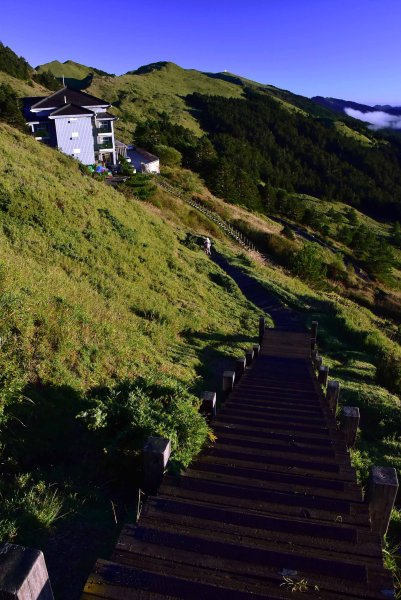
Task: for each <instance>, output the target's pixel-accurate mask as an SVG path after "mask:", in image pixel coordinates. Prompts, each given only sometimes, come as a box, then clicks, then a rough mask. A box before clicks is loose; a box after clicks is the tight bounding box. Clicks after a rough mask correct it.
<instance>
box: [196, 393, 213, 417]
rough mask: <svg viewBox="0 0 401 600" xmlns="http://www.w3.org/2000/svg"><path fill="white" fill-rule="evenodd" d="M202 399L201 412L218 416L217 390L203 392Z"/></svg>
mask: <svg viewBox="0 0 401 600" xmlns="http://www.w3.org/2000/svg"><path fill="white" fill-rule="evenodd" d="M201 400H202V404H201V408H200V410H201V413H203V414H205V415H206V416H207V417H208V418H209V419H213V417H215V416H216V392H202V394H201Z"/></svg>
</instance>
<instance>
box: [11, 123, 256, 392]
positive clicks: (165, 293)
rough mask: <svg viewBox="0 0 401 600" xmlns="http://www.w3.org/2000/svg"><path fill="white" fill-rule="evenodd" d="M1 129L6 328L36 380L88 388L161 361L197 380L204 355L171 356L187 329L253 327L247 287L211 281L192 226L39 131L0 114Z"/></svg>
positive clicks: (166, 367)
mask: <svg viewBox="0 0 401 600" xmlns="http://www.w3.org/2000/svg"><path fill="white" fill-rule="evenodd" d="M1 139H2V143H1V160H2V162H4V164H6V165H7V167H6V169H5V173H4V175H3V178H2V181H1V182H0V198H1V201H0V202H1V207H2V212H1V220H2V232H1V244H0V254H1V261H2V263H1V264H2V292H3V298H4V294H6V297H7V298H9V300H7V302H8V304H7V303H6V305H4V304H3V309H4V310H6V311H8V316H7V319H6V320H4V321H3V335H2V337H3V343H4V342H5V341H7V344H6V348H7V349H8V350H9V352H10V353H11V355H12V354H13V353H15V356H17V355H18V360H19V361H22V360H23V362H24V365H25V368H24V377H25V378H26V379H27V380H30V381H38V380H40V381H42V382H51V381H53V382H59V383H60V382H64V383H66V384H68V385H72V386H73V387H74V388H79V389H86V388H88V386H91V385H98V384H104V383H110V382H111V381H112V380H113V379H115V378H117V379H118V378H123V377H126V376H130V375H132V374H134V373H136V372H137V369H138V368H141V369H142V370H143V369H145V370H146V369H147V368H149V369H150V368H153V367H157V368H162V369H163V370H165V371H168V372H171V373H174V374H175V375H177V376H179V377H181V378H184V379H187V380H188V379H191V378H192V377H193V376H194V375H195V367H196V360H194V361H193V364H192V365H191V367H190V368H188V367H183V366H182V365H180V364H177V363H176V362H175V361H174V360H173V358H172V357H171V356H170V352H171V346H172V345H173V344H179V343H180V341H181V339H182V337H181V336H182V335H183V334H184V332H187V331H210V335H211V337H213V332H216V334H217V333H220V334H223V333H227V334H228V335H229V334H234V333H236V332H237V331H238V325H240V329H242V330H243V331H244V330H246V329H247V326H248V325H249V323H248V316H247V312H246V307H245V304H244V303H243V302H241V300H240V297H239V295H238V294H236V293H235V291H233V294H232V299H231V300H230V294H227V293H226V292H225V291H224V290H223V289H222V288H221V287H220V286H218V285H215V284H213V283H211V279H210V277H211V275H212V274H213V272H214V271H215V268H214V267H213V265H211V263H210V262H209V261H207V260H206V259H205V258H204V257H203V255H202V254H200V253H199V252H196V251H191V250H188V249H187V248H186V247H184V246H183V245H182V244H180V236H182V235H183V233H182V232H181V231H173V230H172V229H171V227H166V226H165V225H164V224H163V221H162V220H161V219H160V218H156V217H153V216H150V215H149V214H148V213H147V212H146V210H144V209H143V208H142V206H141V205H140V204H138V203H137V202H134V201H128V200H126V199H125V198H124V197H123V196H122V195H121V194H119V193H118V192H115V191H114V190H112V189H111V188H109V187H107V186H105V185H104V184H101V183H98V182H96V181H94V180H92V179H90V178H88V177H86V176H83V175H81V173H80V171H79V168H78V165H77V164H76V163H74V162H73V161H72V160H71V159H69V158H67V157H65V156H63V155H61V154H58V153H57V152H55V151H53V150H50V149H48V148H46V147H44V146H42V145H40V144H37V143H36V142H35V141H34V140H32V139H30V138H29V137H27V136H25V135H23V134H21V133H19V132H17V131H14V130H12V129H9V128H7V127H6V126H1ZM107 211H108V212H107ZM227 303H228V305H229V306H230V310H232V311H234V315H231V317H230V318H229V317H228V315H227ZM138 315H140V316H138ZM233 316H235V325H234V323H233V318H232V317H233ZM13 327H15V328H18V330H19V334H18V336H17V337H16V338H13V337H12V336H11V334H10V331H11V330H12V328H13ZM8 345H9V348H8ZM22 357H23V358H22ZM9 358H10V356H8V357H7V352H6V353H3V360H4V361H6V362H7V360H8V359H9Z"/></svg>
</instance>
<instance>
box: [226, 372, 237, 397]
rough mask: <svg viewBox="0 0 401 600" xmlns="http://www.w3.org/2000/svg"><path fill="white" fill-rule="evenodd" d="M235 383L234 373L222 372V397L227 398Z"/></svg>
mask: <svg viewBox="0 0 401 600" xmlns="http://www.w3.org/2000/svg"><path fill="white" fill-rule="evenodd" d="M234 381H235V371H224V373H223V396H224V399H225V398H227V396H228V394H229V393H230V392H232V391H233V388H234Z"/></svg>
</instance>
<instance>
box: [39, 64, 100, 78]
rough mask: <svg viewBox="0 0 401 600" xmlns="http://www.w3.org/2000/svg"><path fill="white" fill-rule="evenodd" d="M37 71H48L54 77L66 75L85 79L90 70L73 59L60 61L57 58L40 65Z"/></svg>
mask: <svg viewBox="0 0 401 600" xmlns="http://www.w3.org/2000/svg"><path fill="white" fill-rule="evenodd" d="M37 71H38V73H43V71H50V72H51V73H53V75H54V76H55V77H63V76H64V77H67V78H71V79H85V77H87V76H88V75H89V73H91V72H92V70H91V69H90V68H89V67H86V66H85V65H80V64H79V63H76V62H74V61H73V60H66V61H65V62H63V63H61V62H60V61H58V60H53V61H52V62H49V63H46V64H44V65H40V66H39V67H38V69H37Z"/></svg>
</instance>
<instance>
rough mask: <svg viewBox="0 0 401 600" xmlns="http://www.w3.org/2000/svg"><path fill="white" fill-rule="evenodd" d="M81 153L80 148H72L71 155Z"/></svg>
mask: <svg viewBox="0 0 401 600" xmlns="http://www.w3.org/2000/svg"><path fill="white" fill-rule="evenodd" d="M80 152H81V148H74V150H73V153H74V154H80Z"/></svg>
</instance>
